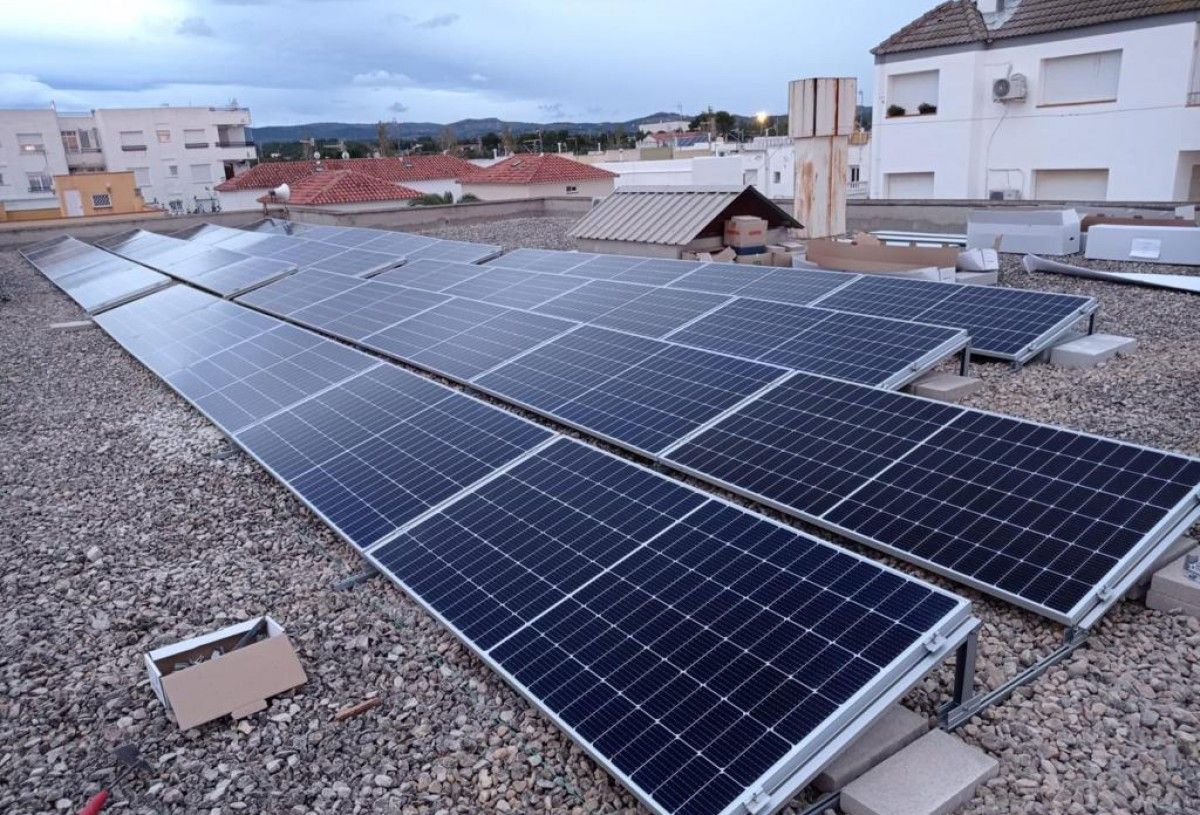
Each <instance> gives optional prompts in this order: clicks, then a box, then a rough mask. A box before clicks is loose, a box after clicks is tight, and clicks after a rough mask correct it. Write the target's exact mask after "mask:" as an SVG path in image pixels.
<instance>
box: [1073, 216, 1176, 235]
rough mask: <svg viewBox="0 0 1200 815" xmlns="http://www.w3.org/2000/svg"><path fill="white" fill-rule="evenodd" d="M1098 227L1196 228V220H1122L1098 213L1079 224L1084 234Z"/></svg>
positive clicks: (1084, 218)
mask: <svg viewBox="0 0 1200 815" xmlns="http://www.w3.org/2000/svg"><path fill="white" fill-rule="evenodd" d="M1097 225H1105V226H1108V225H1113V226H1196V221H1195V220H1190V221H1189V220H1187V219H1186V218H1139V217H1137V216H1134V217H1133V218H1121V217H1118V216H1116V215H1105V214H1103V213H1100V212H1097V213H1092V214H1090V215H1085V216H1083V220H1082V221H1080V222H1079V228H1080V230H1081V231H1083V232H1087V231H1088V229H1090V228H1091V227H1093V226H1097Z"/></svg>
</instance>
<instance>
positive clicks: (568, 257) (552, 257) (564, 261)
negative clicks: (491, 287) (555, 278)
mask: <svg viewBox="0 0 1200 815" xmlns="http://www.w3.org/2000/svg"><path fill="white" fill-rule="evenodd" d="M594 257H597V255H593V254H589V253H587V252H560V251H557V250H554V249H514V250H513V251H511V252H508V253H506V254H503V255H501V256H500V257H498V258H493V259H492V260H489V261H488V262H487V265H488V266H500V267H504V268H507V269H522V270H525V271H530V272H549V273H551V274H560V273H562V272H566V271H570V270H571V269H574V268H575V267H577V266H579V265H580V264H582V263H586V262H587V261H588V260H590V259H591V258H594Z"/></svg>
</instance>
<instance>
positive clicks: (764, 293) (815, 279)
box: [737, 269, 858, 305]
mask: <svg viewBox="0 0 1200 815" xmlns="http://www.w3.org/2000/svg"><path fill="white" fill-rule="evenodd" d="M857 277H858V275H853V274H845V273H843V272H818V271H812V270H808V269H771V270H769V271H768V272H767V273H766V274H765V275H763V276H762V277H756V278H755V279H754V280H752V281H751V282H749V283H748V284H746V285H745V286H744V287H742V288H740V289H738V292H737V293H738V296H739V297H757V298H759V299H760V300H775V301H778V302H781V303H797V304H799V305H804V304H806V303H811V302H812V301H814V300H816V299H817V298H819V297H821V296H822V295H826V294H828V293H829V292H831V291H834V290H835V289H837V288H838V287H840V286H844V285H846V284H847V283H850V282H851V281H853V280H855V279H857Z"/></svg>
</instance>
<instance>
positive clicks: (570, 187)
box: [567, 184, 579, 195]
mask: <svg viewBox="0 0 1200 815" xmlns="http://www.w3.org/2000/svg"><path fill="white" fill-rule="evenodd" d="M577 192H579V188H578V187H576V186H575V185H574V184H569V185H568V186H567V195H574V194H575V193H577Z"/></svg>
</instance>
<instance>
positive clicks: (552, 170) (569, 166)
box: [463, 153, 617, 184]
mask: <svg viewBox="0 0 1200 815" xmlns="http://www.w3.org/2000/svg"><path fill="white" fill-rule="evenodd" d="M616 177H617V174H616V173H610V172H609V171H608V170H602V169H600V168H599V167H593V166H592V165H590V164H584V163H583V162H580V161H572V160H571V159H569V158H564V157H563V156H560V155H558V154H556V153H541V154H533V153H522V154H521V155H517V156H511V157H509V158H506V159H504V160H503V161H500V162H497V163H496V164H493V165H492V166H491V167H485V168H484V169H483V171H482V172H481V173H479V175H475V176H471V177H470V178H467V179H463V180H464V181H465V182H466V183H468V184H557V183H561V182H563V181H599V180H603V179H608V178H616Z"/></svg>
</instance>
